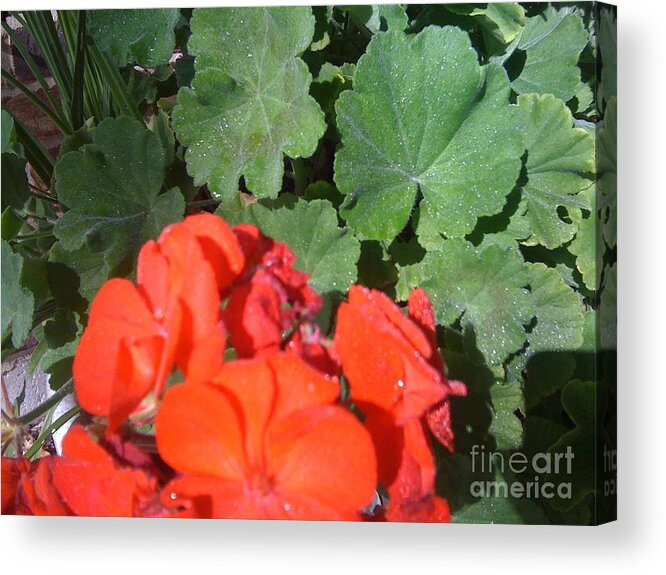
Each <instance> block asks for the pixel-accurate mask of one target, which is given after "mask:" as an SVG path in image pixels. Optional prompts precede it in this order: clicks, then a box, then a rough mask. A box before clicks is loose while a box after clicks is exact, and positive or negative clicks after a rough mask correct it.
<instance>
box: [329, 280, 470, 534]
mask: <svg viewBox="0 0 666 575" xmlns="http://www.w3.org/2000/svg"><path fill="white" fill-rule="evenodd" d="M409 310H410V317H406V316H405V315H404V314H403V313H402V312H401V310H400V308H398V307H397V306H396V305H395V304H394V303H393V302H392V301H391V300H390V299H389V298H388V297H387V296H386V295H385V294H383V293H382V292H379V291H376V290H370V289H367V288H362V287H359V286H352V287H351V289H350V290H349V303H343V304H341V305H340V308H339V309H338V316H337V326H336V332H335V344H336V348H337V350H338V352H339V354H340V357H341V361H342V368H343V371H344V374H345V376H346V377H347V379H348V380H349V384H350V388H351V397H352V400H353V401H354V402H355V404H356V405H357V406H358V408H359V409H360V410H361V411H362V412H363V414H364V415H365V425H366V426H367V428H368V429H369V431H370V433H371V435H372V437H373V441H374V443H375V447H376V450H377V453H378V454H379V461H378V473H379V479H380V481H382V482H383V483H384V484H385V485H386V486H387V487H388V490H389V494H390V495H391V502H390V505H389V509H388V512H387V515H386V517H387V519H389V520H400V521H410V520H411V521H440V520H447V519H448V511H447V510H448V506H446V502H445V501H443V500H441V499H440V498H437V497H436V495H435V486H434V478H435V465H434V460H433V455H432V450H431V446H430V441H429V438H428V437H427V436H426V434H425V430H424V428H423V424H424V422H425V421H426V420H432V422H433V426H434V427H435V428H436V430H437V435H436V436H437V437H438V438H443V439H444V440H445V441H446V444H447V446H448V447H450V448H452V446H453V444H452V439H453V436H452V432H451V427H450V420H449V417H450V411H449V409H450V408H449V397H450V396H452V395H458V394H460V393H461V391H464V386H462V389H461V384H458V383H457V382H456V384H455V385H453V386H452V385H450V383H449V382H448V381H447V380H446V378H445V376H444V373H443V368H444V364H443V361H442V359H441V356H440V355H439V352H438V350H437V344H436V341H435V332H434V316H433V314H432V306H431V304H430V301H429V300H428V298H427V295H426V294H425V292H423V291H422V290H415V291H414V292H413V293H412V294H411V297H410V306H409ZM432 413H434V414H435V415H430V414H432Z"/></svg>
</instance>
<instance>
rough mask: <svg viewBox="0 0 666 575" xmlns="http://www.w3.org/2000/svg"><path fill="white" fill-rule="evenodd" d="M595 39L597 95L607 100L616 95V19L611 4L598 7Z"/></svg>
mask: <svg viewBox="0 0 666 575" xmlns="http://www.w3.org/2000/svg"><path fill="white" fill-rule="evenodd" d="M599 16H600V17H599V32H598V34H597V41H598V44H599V51H600V52H601V78H600V82H599V97H600V99H602V100H603V101H604V102H608V100H610V99H611V98H612V97H613V96H615V97H617V20H616V18H615V14H614V12H613V7H612V6H600V7H599Z"/></svg>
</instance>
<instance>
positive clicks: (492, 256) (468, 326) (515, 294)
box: [401, 239, 534, 365]
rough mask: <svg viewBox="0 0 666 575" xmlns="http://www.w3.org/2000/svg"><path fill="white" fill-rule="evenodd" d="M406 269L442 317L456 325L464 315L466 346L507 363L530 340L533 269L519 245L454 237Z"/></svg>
mask: <svg viewBox="0 0 666 575" xmlns="http://www.w3.org/2000/svg"><path fill="white" fill-rule="evenodd" d="M403 271H405V272H407V275H408V278H409V279H408V282H409V284H410V285H409V287H410V288H413V287H422V288H424V289H425V290H426V291H427V292H428V295H429V296H430V298H431V299H432V302H433V305H434V308H435V313H436V316H437V321H438V322H439V323H443V324H446V325H453V324H455V323H457V322H458V320H460V322H461V324H462V327H463V330H464V335H465V343H466V345H468V346H472V347H473V346H476V348H478V350H479V351H480V352H481V353H482V354H483V355H484V356H485V359H486V361H487V363H489V364H490V365H498V364H500V363H502V362H503V361H504V360H505V359H506V358H507V357H508V356H509V355H510V354H512V353H514V352H516V351H518V350H520V349H521V348H522V347H523V345H524V344H525V340H526V339H527V334H526V333H525V326H526V325H527V324H529V323H530V321H531V320H532V318H533V317H534V300H533V297H532V295H531V294H530V292H529V291H528V290H527V285H528V284H529V283H530V274H529V268H528V267H527V265H526V264H525V262H524V261H523V258H522V256H521V254H520V252H519V251H518V250H514V249H503V248H501V247H500V246H498V245H489V246H488V247H486V248H483V249H481V248H476V247H474V246H473V245H472V244H471V243H469V242H467V241H466V240H463V239H450V240H445V241H443V242H442V243H441V248H440V249H439V251H431V252H428V253H427V254H426V255H425V257H424V259H423V261H421V262H420V263H418V264H415V265H413V266H408V267H407V268H404V270H403ZM403 271H401V274H402V273H403Z"/></svg>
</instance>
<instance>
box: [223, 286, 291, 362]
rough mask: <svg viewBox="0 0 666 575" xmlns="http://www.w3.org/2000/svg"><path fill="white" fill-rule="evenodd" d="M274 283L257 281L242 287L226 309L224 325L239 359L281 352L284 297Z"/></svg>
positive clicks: (239, 287)
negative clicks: (281, 309)
mask: <svg viewBox="0 0 666 575" xmlns="http://www.w3.org/2000/svg"><path fill="white" fill-rule="evenodd" d="M272 283H273V282H270V281H269V280H267V281H257V280H255V281H252V282H250V283H249V284H244V285H240V286H238V287H237V288H235V289H234V291H233V293H232V294H231V297H230V299H229V302H228V304H227V307H226V308H225V310H224V324H225V325H226V327H227V329H228V330H229V337H230V339H231V343H232V344H233V346H234V348H235V349H236V353H237V354H238V357H241V358H247V357H254V356H255V355H258V354H260V353H265V352H268V351H277V350H279V349H280V343H281V342H282V327H281V313H280V308H281V306H282V303H283V298H281V297H280V293H279V291H278V290H277V289H276V287H275V286H274V285H272Z"/></svg>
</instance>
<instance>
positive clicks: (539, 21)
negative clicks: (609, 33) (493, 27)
mask: <svg viewBox="0 0 666 575" xmlns="http://www.w3.org/2000/svg"><path fill="white" fill-rule="evenodd" d="M587 41H588V33H587V30H586V29H585V26H584V25H583V21H582V20H581V18H580V16H578V15H577V14H573V13H570V12H568V11H567V9H563V10H560V11H557V10H555V9H554V8H553V7H551V6H549V7H548V8H547V9H546V10H544V11H543V12H542V13H541V14H538V15H537V16H533V17H532V18H528V19H527V21H526V22H525V28H524V30H523V33H522V36H521V38H520V41H519V43H518V50H521V51H523V52H525V64H524V66H523V68H522V71H521V72H520V75H519V76H518V77H517V78H516V79H515V80H514V81H513V82H512V86H513V88H514V90H516V92H518V93H519V94H528V93H530V92H536V93H539V94H553V95H554V96H555V97H557V98H559V99H560V100H564V101H565V102H566V101H568V100H569V99H571V98H572V97H573V95H574V94H575V92H576V88H577V86H578V83H579V82H580V69H579V68H578V57H579V56H580V53H581V52H582V51H583V48H585V46H586V45H587Z"/></svg>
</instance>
